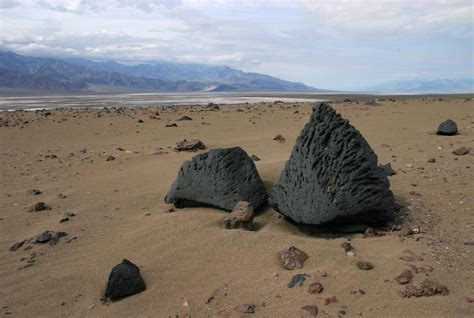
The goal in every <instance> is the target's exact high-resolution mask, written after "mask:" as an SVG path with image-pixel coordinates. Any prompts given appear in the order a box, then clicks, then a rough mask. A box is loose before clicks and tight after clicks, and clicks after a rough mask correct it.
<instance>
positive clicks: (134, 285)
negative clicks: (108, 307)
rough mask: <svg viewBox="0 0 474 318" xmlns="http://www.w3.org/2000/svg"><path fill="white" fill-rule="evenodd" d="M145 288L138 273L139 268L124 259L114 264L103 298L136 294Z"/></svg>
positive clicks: (113, 298) (118, 297)
mask: <svg viewBox="0 0 474 318" xmlns="http://www.w3.org/2000/svg"><path fill="white" fill-rule="evenodd" d="M145 289H146V286H145V282H144V281H143V278H142V277H141V275H140V269H139V268H138V267H137V266H136V265H135V264H133V263H132V262H130V261H129V260H126V259H124V260H123V261H122V263H120V264H118V265H116V266H114V268H112V271H111V272H110V275H109V281H108V282H107V289H106V290H105V298H107V299H112V300H115V299H120V298H123V297H127V296H131V295H134V294H138V293H140V292H142V291H144V290H145Z"/></svg>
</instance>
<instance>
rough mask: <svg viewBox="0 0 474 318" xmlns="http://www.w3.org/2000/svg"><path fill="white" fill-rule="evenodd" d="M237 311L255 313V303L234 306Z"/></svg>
mask: <svg viewBox="0 0 474 318" xmlns="http://www.w3.org/2000/svg"><path fill="white" fill-rule="evenodd" d="M234 309H235V311H237V312H239V313H241V314H254V313H255V305H252V304H242V305H239V306H237V307H235V308H234Z"/></svg>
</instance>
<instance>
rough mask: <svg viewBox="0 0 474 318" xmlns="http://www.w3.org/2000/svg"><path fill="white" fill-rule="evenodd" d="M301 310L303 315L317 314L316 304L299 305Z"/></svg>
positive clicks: (313, 315) (312, 315)
mask: <svg viewBox="0 0 474 318" xmlns="http://www.w3.org/2000/svg"><path fill="white" fill-rule="evenodd" d="M301 310H303V311H304V313H303V317H308V318H309V317H316V316H317V315H318V312H319V310H318V307H316V306H310V305H306V306H303V307H301Z"/></svg>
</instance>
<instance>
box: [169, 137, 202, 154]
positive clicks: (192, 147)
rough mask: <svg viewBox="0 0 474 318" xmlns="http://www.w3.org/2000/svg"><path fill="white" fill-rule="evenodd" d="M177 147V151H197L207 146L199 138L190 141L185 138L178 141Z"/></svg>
mask: <svg viewBox="0 0 474 318" xmlns="http://www.w3.org/2000/svg"><path fill="white" fill-rule="evenodd" d="M175 149H176V150H177V151H197V150H203V149H206V146H205V145H204V143H203V142H202V141H201V140H199V139H193V140H189V141H188V140H186V139H184V140H182V141H179V142H177V143H176V148H175Z"/></svg>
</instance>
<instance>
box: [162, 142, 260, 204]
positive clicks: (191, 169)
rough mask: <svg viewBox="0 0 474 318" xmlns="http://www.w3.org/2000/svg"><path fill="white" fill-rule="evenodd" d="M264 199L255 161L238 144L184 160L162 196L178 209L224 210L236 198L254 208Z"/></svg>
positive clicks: (235, 202) (233, 202)
mask: <svg viewBox="0 0 474 318" xmlns="http://www.w3.org/2000/svg"><path fill="white" fill-rule="evenodd" d="M266 200H267V194H266V192H265V187H264V186H263V182H262V180H261V179H260V176H259V175H258V172H257V169H256V167H255V164H254V162H253V161H252V159H250V158H249V156H248V155H247V153H246V152H245V151H244V150H242V148H240V147H234V148H223V149H213V150H211V151H209V152H207V153H203V154H199V155H197V156H194V157H193V158H192V160H190V161H186V162H185V163H184V164H183V166H182V167H181V169H180V170H179V172H178V177H177V178H176V181H175V182H174V183H173V185H172V186H171V189H170V190H169V192H168V194H167V195H166V197H165V201H166V202H167V203H173V204H174V205H175V206H176V207H177V208H183V207H189V206H214V207H218V208H221V209H224V210H227V211H231V210H232V209H233V208H234V206H235V205H236V204H237V202H239V201H247V202H249V203H250V204H251V206H252V207H253V208H254V209H257V208H259V207H260V206H261V205H263V204H264V203H265V202H266Z"/></svg>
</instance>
